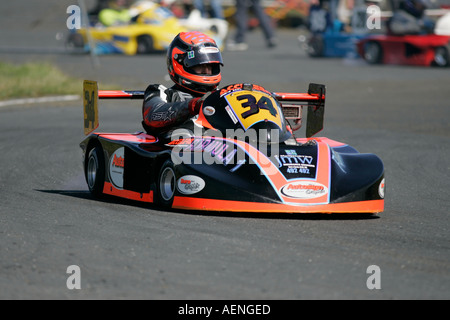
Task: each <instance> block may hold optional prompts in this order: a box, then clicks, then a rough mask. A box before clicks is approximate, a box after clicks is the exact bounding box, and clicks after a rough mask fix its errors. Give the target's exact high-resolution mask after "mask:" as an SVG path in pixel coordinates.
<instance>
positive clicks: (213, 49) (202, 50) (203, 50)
mask: <svg viewBox="0 0 450 320" xmlns="http://www.w3.org/2000/svg"><path fill="white" fill-rule="evenodd" d="M198 52H200V53H205V54H208V53H218V52H219V49H218V48H216V47H202V48H200V50H198Z"/></svg>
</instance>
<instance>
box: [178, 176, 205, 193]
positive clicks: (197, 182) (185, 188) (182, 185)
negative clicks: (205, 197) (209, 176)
mask: <svg viewBox="0 0 450 320" xmlns="http://www.w3.org/2000/svg"><path fill="white" fill-rule="evenodd" d="M204 187H205V181H204V180H203V179H202V178H200V177H197V176H192V175H187V176H182V177H181V178H180V179H178V182H177V188H178V191H180V192H181V193H182V194H194V193H197V192H200V191H202V190H203V188H204Z"/></svg>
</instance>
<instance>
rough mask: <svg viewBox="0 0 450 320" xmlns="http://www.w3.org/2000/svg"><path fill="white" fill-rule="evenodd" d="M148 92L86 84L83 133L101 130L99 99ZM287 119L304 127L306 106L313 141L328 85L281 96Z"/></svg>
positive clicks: (137, 96) (319, 127) (308, 131)
mask: <svg viewBox="0 0 450 320" xmlns="http://www.w3.org/2000/svg"><path fill="white" fill-rule="evenodd" d="M144 93H145V91H124V90H98V86H97V82H96V81H89V80H85V81H84V83H83V100H84V133H85V135H88V134H89V133H91V132H92V131H94V130H95V129H96V128H97V127H98V99H144ZM273 95H274V96H275V98H276V99H277V100H278V101H280V102H281V105H282V110H283V114H284V117H285V118H286V120H293V121H294V123H295V125H294V126H293V129H294V130H298V129H300V127H301V121H302V110H303V107H305V106H306V107H307V108H308V109H307V110H308V112H307V121H306V137H307V138H310V137H312V136H313V135H315V134H317V133H318V132H320V131H322V129H323V120H324V110H325V86H324V85H322V84H315V83H310V84H309V88H308V93H278V92H274V93H273Z"/></svg>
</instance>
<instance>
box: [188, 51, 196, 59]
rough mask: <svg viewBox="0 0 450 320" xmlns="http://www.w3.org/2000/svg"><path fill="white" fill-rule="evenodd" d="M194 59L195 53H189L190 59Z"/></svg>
mask: <svg viewBox="0 0 450 320" xmlns="http://www.w3.org/2000/svg"><path fill="white" fill-rule="evenodd" d="M194 58H195V53H194V51H188V59H194Z"/></svg>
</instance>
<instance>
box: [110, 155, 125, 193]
mask: <svg viewBox="0 0 450 320" xmlns="http://www.w3.org/2000/svg"><path fill="white" fill-rule="evenodd" d="M124 168H125V148H123V147H122V148H119V149H117V150H116V151H114V153H113V155H112V156H111V158H110V161H109V177H110V178H111V182H112V183H113V185H114V186H115V187H116V188H119V189H122V188H123V173H124Z"/></svg>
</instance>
